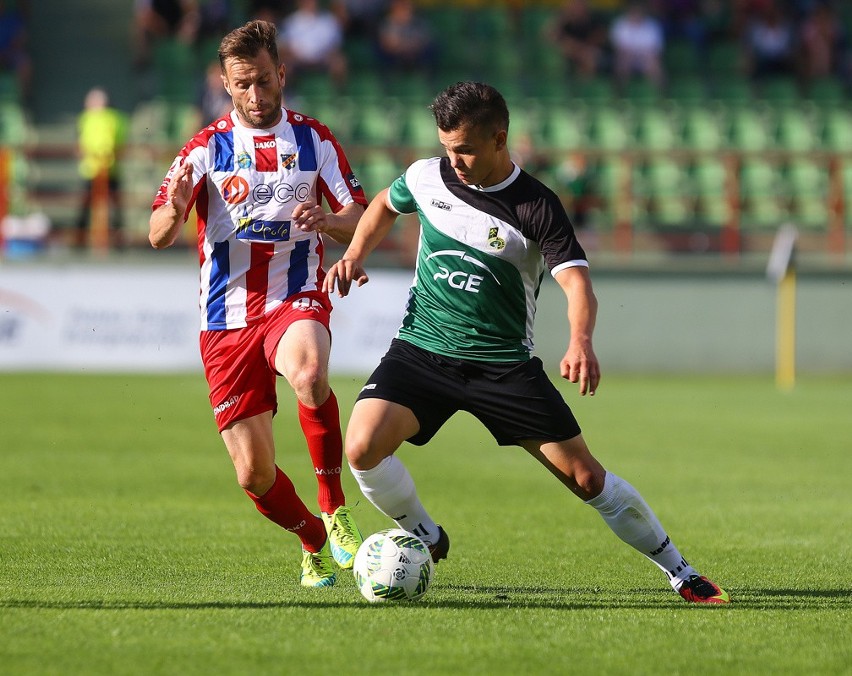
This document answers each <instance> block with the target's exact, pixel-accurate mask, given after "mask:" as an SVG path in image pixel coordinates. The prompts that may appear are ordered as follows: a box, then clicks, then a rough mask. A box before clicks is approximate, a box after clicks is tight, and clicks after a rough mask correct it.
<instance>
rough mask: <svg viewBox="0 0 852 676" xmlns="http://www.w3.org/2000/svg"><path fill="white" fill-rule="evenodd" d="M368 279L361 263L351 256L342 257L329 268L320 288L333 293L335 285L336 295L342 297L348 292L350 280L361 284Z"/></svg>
mask: <svg viewBox="0 0 852 676" xmlns="http://www.w3.org/2000/svg"><path fill="white" fill-rule="evenodd" d="M369 281H370V278H369V277H367V273H366V272H364V268H363V267H362V266H361V264H360V263H359V262H358V261H356V260H354V259H351V258H342V259H341V260H339V261H337V263H335V264H334V265H332V266H331V268H329V271H328V273H327V274H326V276H325V279H324V280H323V282H322V290H323V291H325V292H326V293H334V289H335V286H336V287H337V295H338V296H340V297H341V298H343V297H344V296H346V295H348V294H349V289H350V288H351V287H352V282H355V283H356V284H357V285H358V286H363V285H364V284H366V283H367V282H369Z"/></svg>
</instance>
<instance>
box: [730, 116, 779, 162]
mask: <svg viewBox="0 0 852 676" xmlns="http://www.w3.org/2000/svg"><path fill="white" fill-rule="evenodd" d="M730 141H731V145H732V146H733V147H734V148H736V149H737V150H747V151H748V150H768V149H770V148H771V147H773V146H774V145H775V121H774V120H773V119H772V115H771V114H770V113H769V111H767V110H759V109H757V108H755V107H754V106H742V107H736V108H734V109H733V110H732V111H731V139H730Z"/></svg>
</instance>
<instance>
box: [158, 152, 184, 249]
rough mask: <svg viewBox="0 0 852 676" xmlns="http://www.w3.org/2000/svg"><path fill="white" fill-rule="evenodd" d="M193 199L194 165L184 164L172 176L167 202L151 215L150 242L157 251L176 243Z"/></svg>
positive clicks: (167, 190)
mask: <svg viewBox="0 0 852 676" xmlns="http://www.w3.org/2000/svg"><path fill="white" fill-rule="evenodd" d="M190 199H192V163H190V162H184V163H183V164H181V165H180V166H179V167H178V168H177V169H175V173H174V174H173V175H172V178H171V180H170V181H169V185H168V187H167V188H166V201H165V203H164V204H162V205H160V206H159V207H157V208H156V209H154V211H153V212H152V213H151V218H150V219H149V220H148V226H149V231H148V241H149V242H151V246H152V247H154V248H155V249H165V248H166V247H169V246H171V245H172V244H174V243H175V240H176V239H177V237H178V234H179V233H180V231H181V228H182V227H183V223H184V215H185V214H186V209H187V207H188V206H189V201H190Z"/></svg>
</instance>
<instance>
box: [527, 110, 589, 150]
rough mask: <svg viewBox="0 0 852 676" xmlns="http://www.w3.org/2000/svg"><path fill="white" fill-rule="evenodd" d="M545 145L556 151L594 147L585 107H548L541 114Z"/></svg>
mask: <svg viewBox="0 0 852 676" xmlns="http://www.w3.org/2000/svg"><path fill="white" fill-rule="evenodd" d="M540 119H541V130H542V132H541V133H542V135H543V139H544V143H545V144H547V145H548V146H549V147H551V148H553V149H554V150H577V149H579V148H588V147H589V146H590V145H592V141H591V137H590V130H589V119H588V114H587V112H586V110H585V108H584V107H583V106H576V107H572V106H546V107H545V108H544V109H543V110H542V111H541V114H540Z"/></svg>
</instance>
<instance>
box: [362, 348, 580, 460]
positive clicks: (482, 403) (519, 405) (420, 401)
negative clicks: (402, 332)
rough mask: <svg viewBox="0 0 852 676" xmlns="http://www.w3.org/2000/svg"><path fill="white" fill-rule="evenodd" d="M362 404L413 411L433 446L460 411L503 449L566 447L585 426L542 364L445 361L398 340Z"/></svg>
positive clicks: (418, 438)
mask: <svg viewBox="0 0 852 676" xmlns="http://www.w3.org/2000/svg"><path fill="white" fill-rule="evenodd" d="M358 399H359V400H361V399H383V400H385V401H392V402H394V403H397V404H401V405H402V406H405V407H406V408H409V409H411V411H412V412H413V413H414V415H415V417H416V418H417V420H418V421H419V423H420V431H419V432H418V433H417V434H415V435H414V436H413V437H411V438H410V439H408V441H409V442H411V443H412V444H415V445H417V446H422V445H423V444H425V443H426V442H427V441H429V440H430V439H431V438H432V437H433V436H434V435H435V433H436V432H437V431H438V430H439V429H440V428H441V426H442V425H443V424H444V423H445V422H447V420H448V419H449V418H450V416H452V415H453V414H454V413H455V412H456V411H467V412H468V413H471V414H473V415H474V416H475V417H476V418H478V419H479V420H480V421H481V422H482V424H483V425H485V427H486V428H488V431H489V432H491V434H492V435H493V436H494V438H495V439H496V440H497V443H498V444H500V445H501V446H509V445H516V444H518V443H519V442H521V441H524V440H527V439H542V440H545V441H564V440H565V439H571V438H573V437H576V436H577V435H578V434H580V426H579V425H578V424H577V420H576V419H575V418H574V414H573V413H572V412H571V409H570V408H569V407H568V404H566V403H565V400H564V399H563V398H562V395H561V394H560V393H559V390H557V389H556V387H555V386H554V385H553V383H552V382H550V380H549V379H548V377H547V375H546V374H545V373H544V369H543V368H542V364H541V360H540V359H539V358H538V357H533V358H532V359H530V360H528V361H521V362H501V363H494V362H480V361H470V360H465V359H456V358H454V357H444V356H442V355H439V354H435V353H433V352H429V351H428V350H423V349H421V348H419V347H417V346H415V345H412V344H411V343H408V342H406V341H404V340H399V339H394V340H393V341H392V342H391V345H390V348H389V349H388V351H387V353H386V354H385V356H384V357H382V361H381V362H380V363H379V365H378V366H377V367H376V370H375V371H373V374H372V375H371V376H370V378H369V379H368V380H367V384H366V385H365V386H364V387H363V388H362V389H361V392H360V394H359V395H358Z"/></svg>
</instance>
